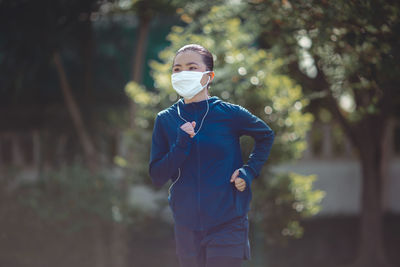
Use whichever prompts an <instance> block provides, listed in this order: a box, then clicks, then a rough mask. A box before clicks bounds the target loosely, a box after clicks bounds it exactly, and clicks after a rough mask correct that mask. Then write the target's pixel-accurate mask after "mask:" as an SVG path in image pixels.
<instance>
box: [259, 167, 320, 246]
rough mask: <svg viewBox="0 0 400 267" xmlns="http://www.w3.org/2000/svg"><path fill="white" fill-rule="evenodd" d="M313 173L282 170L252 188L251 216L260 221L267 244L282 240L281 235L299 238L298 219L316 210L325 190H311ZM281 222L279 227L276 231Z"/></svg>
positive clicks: (308, 215)
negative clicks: (254, 213)
mask: <svg viewBox="0 0 400 267" xmlns="http://www.w3.org/2000/svg"><path fill="white" fill-rule="evenodd" d="M315 180H316V177H315V176H314V175H308V176H304V175H299V174H295V173H283V174H279V175H275V176H274V177H271V178H270V179H268V180H264V181H262V183H257V186H259V187H261V188H262V190H257V191H255V194H254V198H255V201H254V205H253V207H254V209H255V210H256V211H257V213H256V215H255V217H254V218H255V219H256V220H257V221H262V222H263V228H264V231H265V233H266V235H267V236H268V238H267V242H268V243H277V242H282V241H284V240H285V239H284V238H282V237H295V238H300V237H301V236H302V234H303V228H302V227H301V225H300V224H299V220H300V219H301V218H304V217H310V216H313V215H315V214H317V213H318V212H319V210H320V209H321V206H320V204H321V201H322V199H323V198H324V196H325V193H324V192H323V191H321V190H315V189H314V188H313V184H314V182H315ZM281 225H283V228H282V229H280V230H278V229H279V227H280V226H281Z"/></svg>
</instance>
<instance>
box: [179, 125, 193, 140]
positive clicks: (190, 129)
mask: <svg viewBox="0 0 400 267" xmlns="http://www.w3.org/2000/svg"><path fill="white" fill-rule="evenodd" d="M195 127H196V122H195V121H192V122H186V123H185V124H183V125H182V126H181V129H182V130H184V131H185V132H186V133H188V134H189V135H190V137H191V138H193V136H194V128H195Z"/></svg>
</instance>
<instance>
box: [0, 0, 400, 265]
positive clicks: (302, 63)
mask: <svg viewBox="0 0 400 267" xmlns="http://www.w3.org/2000/svg"><path fill="white" fill-rule="evenodd" d="M399 16H400V4H399V2H398V1H395V0H391V1H387V0H386V1H384V0H375V1H372V0H363V1H361V0H346V1H345V0H337V1H326V0H320V1H313V0H299V1H289V0H247V1H246V0H223V1H222V0H213V1H183V0H154V1H151V0H147V1H146V0H110V1H107V0H52V1H45V0H35V1H34V0H0V266H1V267H25V266H29V267H39V266H40V267H42V266H57V267H64V266H76V267H92V266H93V267H108V266H112V267H128V266H139V267H141V266H144V267H147V266H149V267H152V266H165V267H168V266H171V267H172V266H178V264H177V259H176V256H175V243H174V239H173V221H172V217H171V213H170V210H169V208H168V203H167V188H168V186H169V184H166V185H165V186H163V187H162V188H155V187H154V186H153V185H152V184H151V179H150V177H149V174H148V161H149V151H150V142H151V134H152V129H153V123H154V118H155V116H156V114H157V112H159V111H160V110H162V109H164V108H166V107H168V106H170V105H172V104H173V103H174V102H176V101H177V99H178V96H177V94H176V93H175V92H174V91H173V89H172V88H171V85H170V74H171V63H172V59H173V56H174V54H175V51H176V50H177V49H178V48H180V47H181V46H183V45H184V44H188V43H198V44H201V45H203V46H205V47H206V48H208V49H209V50H210V51H211V52H212V53H213V55H214V58H215V73H216V78H215V80H214V82H213V84H212V86H211V90H210V93H211V95H216V96H218V97H220V98H221V99H222V100H225V101H228V102H231V103H236V104H240V105H242V106H244V107H246V108H247V109H249V110H250V111H251V112H252V113H254V114H256V115H257V116H259V117H260V118H262V119H263V120H264V121H265V122H267V123H268V124H269V125H270V126H271V128H272V129H273V130H274V131H275V133H276V140H275V144H274V146H273V149H272V152H271V156H270V159H269V160H268V163H267V164H266V165H265V166H264V168H263V171H262V173H261V175H260V176H259V177H258V179H256V180H254V182H253V184H252V190H253V201H252V204H251V212H250V214H249V217H250V235H251V236H250V237H251V247H252V260H251V261H248V262H246V263H245V264H244V266H254V267H258V266H267V267H268V266H273V267H286V266H298V267H302V266H307V267H314V266H315V267H317V266H318V267H321V266H357V267H382V266H399V265H400V256H399V253H398V252H399V250H400V228H399V225H400V196H399V193H398V192H399V191H400V157H399V155H400V87H399V85H400V84H399V81H400V78H399V77H400V75H399V74H400V67H399V66H400V65H399V62H400V51H399V49H400V38H399V36H400V23H399V22H400V20H399ZM205 123H206V121H205ZM241 145H242V150H243V155H242V156H243V158H244V159H246V158H247V157H248V155H249V153H250V152H251V149H252V145H253V140H252V139H251V138H248V137H242V139H241Z"/></svg>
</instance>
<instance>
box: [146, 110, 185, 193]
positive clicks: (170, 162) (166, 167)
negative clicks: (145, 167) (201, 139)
mask: <svg viewBox="0 0 400 267" xmlns="http://www.w3.org/2000/svg"><path fill="white" fill-rule="evenodd" d="M164 131H165V129H164V127H163V125H162V118H161V116H160V115H157V117H156V119H155V122H154V129H153V134H152V142H151V151H150V162H149V174H150V177H151V179H152V182H153V184H154V185H156V186H159V187H161V186H163V185H164V184H165V183H166V182H167V181H168V180H169V179H170V178H173V175H174V174H176V173H177V171H178V168H179V167H180V166H181V164H182V163H183V162H184V160H185V159H186V157H187V156H188V155H189V152H190V148H191V145H192V142H193V139H192V138H190V136H189V134H187V133H186V132H185V131H183V130H182V129H181V128H179V127H178V129H177V131H178V133H177V138H176V141H175V143H174V144H173V145H172V146H171V147H169V145H168V140H167V136H166V135H165V132H164Z"/></svg>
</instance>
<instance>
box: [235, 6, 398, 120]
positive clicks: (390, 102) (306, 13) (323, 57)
mask: <svg viewBox="0 0 400 267" xmlns="http://www.w3.org/2000/svg"><path fill="white" fill-rule="evenodd" d="M242 7H243V12H242V13H241V14H239V15H240V16H242V17H243V19H244V21H245V24H246V26H245V27H247V28H250V27H253V30H254V31H257V32H258V33H257V34H258V35H259V37H260V38H259V40H260V44H261V46H262V47H263V48H264V49H266V50H268V51H271V50H273V51H274V52H275V53H276V54H279V55H281V56H282V57H285V58H287V60H286V64H287V65H288V66H289V65H291V66H292V67H290V68H289V69H288V72H290V73H291V76H292V77H295V78H296V80H297V81H298V82H300V83H301V84H304V85H305V89H307V90H315V91H325V92H327V93H328V94H327V95H328V96H330V97H332V98H333V99H334V100H336V102H337V105H338V106H339V108H340V110H341V112H342V114H343V115H344V116H345V118H346V119H347V120H348V121H349V122H351V123H357V122H358V121H360V120H363V118H368V117H371V116H373V115H377V114H384V113H393V112H394V106H395V105H397V106H398V105H399V104H400V102H399V98H398V97H397V98H394V96H395V95H397V96H398V92H399V91H398V90H397V89H396V88H398V86H399V84H400V79H399V75H398V73H399V72H400V68H399V64H398V62H399V60H400V53H399V52H400V51H399V47H400V46H399V45H398V40H399V39H398V36H399V30H400V24H399V22H400V20H399V15H400V4H399V2H398V1H383V0H378V1H372V0H367V1H345V0H340V1H312V0H301V1H282V2H281V3H280V2H279V1H273V0H267V1H257V2H253V3H251V4H245V5H243V6H242ZM248 14H251V16H249V15H248ZM235 16H236V15H235ZM271 33H273V34H271ZM295 64H296V65H297V64H298V65H299V67H300V71H301V72H302V73H303V75H300V73H299V69H298V68H295V67H293V66H294V65H295ZM309 78H311V80H310V79H309ZM314 78H315V79H314ZM313 79H314V80H313ZM331 111H332V109H331ZM383 117H385V116H384V115H383Z"/></svg>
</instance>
